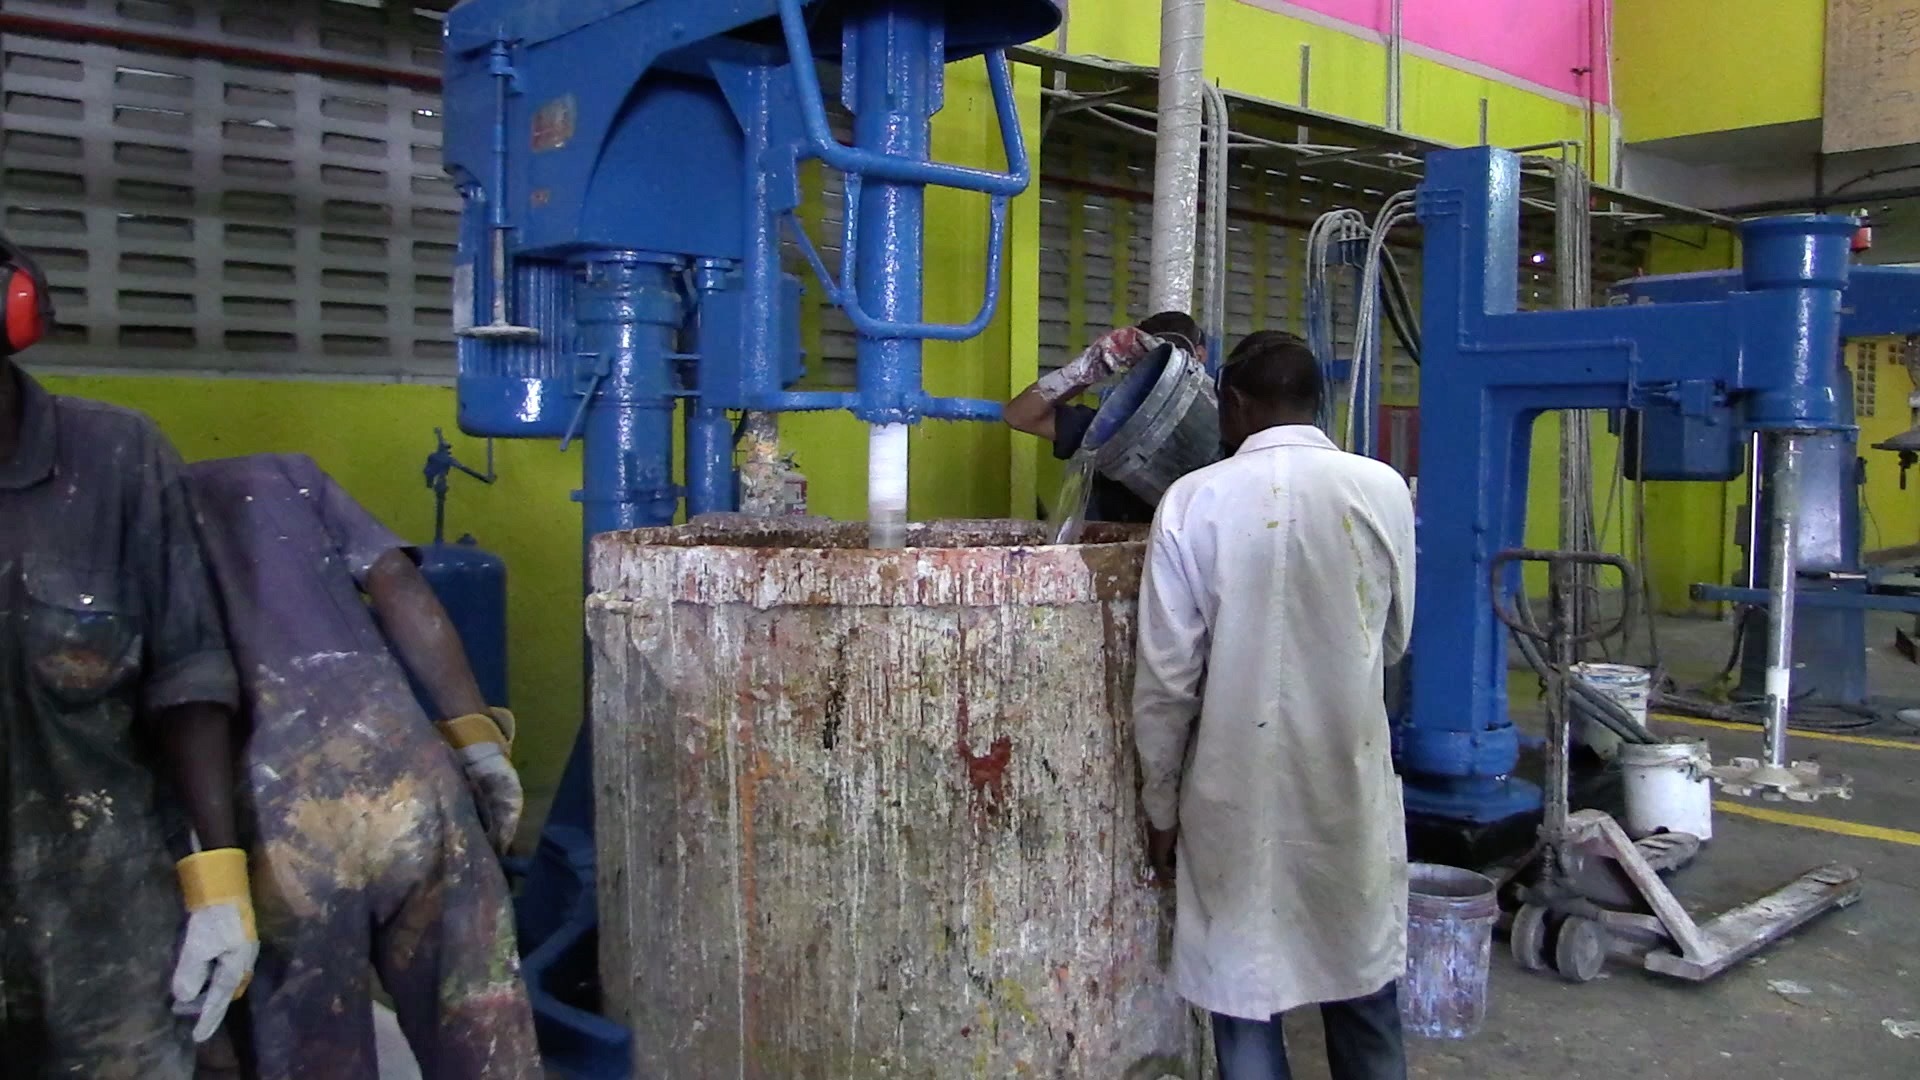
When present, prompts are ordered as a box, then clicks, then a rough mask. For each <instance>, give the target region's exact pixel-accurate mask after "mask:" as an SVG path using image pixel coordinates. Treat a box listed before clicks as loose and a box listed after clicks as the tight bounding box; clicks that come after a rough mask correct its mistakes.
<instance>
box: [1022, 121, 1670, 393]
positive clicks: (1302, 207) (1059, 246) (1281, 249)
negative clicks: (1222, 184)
mask: <svg viewBox="0 0 1920 1080" xmlns="http://www.w3.org/2000/svg"><path fill="white" fill-rule="evenodd" d="M1273 161H1274V158H1273V156H1272V155H1260V156H1259V157H1257V158H1255V157H1254V156H1253V155H1241V156H1238V157H1236V158H1235V159H1234V161H1233V175H1232V178H1231V181H1230V187H1231V197H1230V200H1229V202H1230V208H1231V209H1230V214H1229V221H1228V230H1229V232H1228V245H1227V247H1228V259H1229V264H1228V265H1229V269H1228V278H1227V294H1228V295H1227V319H1226V326H1225V327H1224V333H1225V337H1226V341H1227V343H1228V346H1229V347H1231V345H1232V343H1233V342H1236V341H1238V340H1239V339H1240V338H1242V337H1244V336H1246V335H1247V334H1250V333H1252V332H1254V331H1255V330H1261V329H1278V330H1290V331H1292V332H1294V333H1302V332H1303V331H1304V328H1305V312H1306V296H1305V288H1306V282H1305V273H1306V266H1307V250H1306V247H1307V233H1308V231H1309V229H1310V228H1311V227H1312V225H1313V222H1314V220H1315V219H1316V218H1318V217H1319V216H1320V215H1321V214H1323V213H1326V212H1327V211H1329V210H1334V209H1340V208H1349V207H1350V208H1355V209H1359V210H1362V211H1364V212H1366V213H1367V214H1368V215H1369V216H1371V215H1372V214H1374V213H1375V212H1376V211H1377V210H1378V209H1379V207H1380V205H1381V204H1382V203H1383V202H1384V201H1385V199H1386V198H1387V197H1388V196H1389V195H1391V194H1392V192H1391V191H1387V190H1382V189H1375V188H1363V187H1356V186H1353V185H1351V184H1347V183H1342V182H1336V181H1333V180H1329V179H1326V178H1323V177H1320V176H1316V175H1313V174H1311V173H1306V172H1289V171H1286V170H1283V169H1279V168H1275V167H1273V165H1272V162H1273ZM1042 173H1043V180H1042V183H1041V200H1042V206H1041V250H1040V294H1041V295H1040V301H1041V303H1040V346H1041V353H1040V356H1041V366H1042V367H1043V368H1053V367H1058V366H1059V365H1061V364H1064V363H1066V362H1067V361H1069V360H1071V359H1072V358H1073V357H1074V355H1076V354H1077V353H1078V352H1079V351H1080V350H1081V349H1083V348H1085V347H1086V344H1087V342H1088V341H1089V340H1090V339H1091V338H1092V337H1093V336H1095V335H1098V334H1100V333H1101V332H1103V331H1105V330H1106V329H1108V328H1110V327H1113V326H1116V325H1123V324H1125V323H1128V322H1133V321H1137V320H1139V319H1141V318H1144V317H1145V316H1147V315H1150V314H1152V312H1149V311H1146V310H1144V309H1145V304H1146V299H1147V285H1148V281H1147V278H1148V254H1149V253H1148V238H1149V235H1150V233H1151V225H1152V205H1151V200H1152V196H1151V192H1152V190H1153V149H1152V145H1151V143H1150V142H1148V141H1146V140H1142V139H1134V138H1129V137H1127V136H1126V135H1125V134H1116V133H1113V132H1111V131H1110V130H1109V129H1107V128H1104V127H1095V126H1091V125H1089V124H1087V123H1083V122H1079V121H1077V120H1073V119H1067V120H1063V121H1062V122H1061V123H1058V124H1056V125H1054V126H1053V127H1052V128H1051V129H1050V130H1049V133H1048V136H1047V140H1046V143H1045V145H1044V146H1043V147H1042ZM1394 236H1395V243H1394V248H1393V250H1394V252H1395V254H1396V256H1397V259H1398V264H1399V267H1400V271H1401V275H1402V277H1403V278H1404V279H1405V280H1406V283H1407V290H1408V292H1409V294H1410V295H1411V297H1412V299H1413V301H1414V303H1415V305H1416V308H1417V306H1418V304H1419V299H1420V277H1421V259H1420V248H1419V246H1418V245H1419V231H1418V230H1417V229H1416V228H1413V227H1411V226H1409V227H1407V228H1405V229H1404V230H1401V231H1396V232H1395V234H1394ZM1642 240H1643V238H1639V237H1636V236H1633V235H1632V234H1623V233H1621V232H1619V231H1618V230H1613V231H1609V232H1606V233H1604V234H1602V235H1598V236H1596V238H1595V241H1594V246H1593V259H1594V272H1593V278H1594V291H1595V299H1594V303H1596V304H1603V303H1605V295H1606V290H1607V288H1608V287H1609V286H1611V285H1612V284H1613V283H1614V282H1617V281H1619V280H1621V279H1623V278H1626V277H1630V276H1632V275H1633V274H1634V273H1636V272H1638V268H1639V266H1640V265H1641V262H1642V248H1641V243H1642ZM1522 245H1523V246H1522V252H1521V260H1522V263H1521V266H1520V268H1519V284H1520V296H1519V298H1518V300H1519V303H1520V305H1521V306H1522V307H1523V308H1529V309H1531V308H1550V307H1553V306H1554V303H1555V300H1554V297H1555V290H1554V275H1555V270H1556V268H1555V267H1554V266H1553V265H1552V262H1551V254H1552V252H1553V222H1552V218H1551V216H1550V215H1545V214H1540V213H1537V212H1530V213H1528V214H1527V215H1526V217H1525V218H1524V220H1523V228H1522ZM1123 252H1124V254H1123ZM1351 299H1352V297H1351V289H1345V290H1343V294H1342V295H1338V296H1337V299H1336V304H1335V309H1334V323H1335V331H1334V333H1335V338H1336V340H1337V341H1338V342H1339V343H1340V345H1341V346H1343V347H1345V346H1349V345H1351V343H1352V340H1353V326H1354V311H1353V309H1352V303H1351ZM1383 333H1384V334H1385V337H1384V339H1383V346H1384V347H1385V350H1386V351H1385V359H1386V365H1385V371H1384V373H1383V391H1384V397H1385V399H1386V401H1388V402H1390V403H1391V402H1400V403H1408V404H1411V403H1412V402H1413V401H1414V400H1415V399H1416V398H1417V396H1418V394H1419V368H1418V367H1417V366H1416V365H1415V364H1414V363H1413V360H1412V357H1411V356H1409V355H1408V354H1407V353H1406V351H1405V350H1404V349H1402V348H1401V347H1400V344H1399V341H1398V339H1397V338H1395V337H1394V335H1393V334H1392V332H1391V331H1390V330H1385V329H1384V328H1383Z"/></svg>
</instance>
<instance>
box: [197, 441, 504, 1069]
mask: <svg viewBox="0 0 1920 1080" xmlns="http://www.w3.org/2000/svg"><path fill="white" fill-rule="evenodd" d="M188 485H189V488H190V490H191V492H192V495H193V499H194V502H195V505H196V506H197V507H198V508H199V511H200V513H201V516H202V520H203V522H204V534H205V538H206V547H207V557H208V563H209V565H210V567H211V568H212V570H213V576H214V580H215V584H216V586H217V588H218V591H219V595H220V599H221V602H222V604H223V605H224V607H225V610H226V617H227V624H228V627H229V628H230V631H231V634H232V646H233V653H234V658H235V660H236V662H237V664H238V666H239V671H240V681H241V688H242V698H243V706H244V710H245V715H246V717H247V719H248V720H249V721H250V723H251V733H250V735H249V736H248V739H247V743H246V749H245V751H244V754H243V758H242V764H243V767H244V775H243V782H242V812H241V818H242V821H243V824H244V825H246V826H247V827H249V828H250V830H251V832H252V836H251V837H250V839H251V846H252V851H253V863H254V868H255V869H254V889H255V900H256V903H257V905H258V907H259V913H260V938H261V953H260V963H259V966H258V969H257V972H256V976H255V983H254V989H253V992H252V993H251V994H250V995H249V1001H248V1009H247V1018H248V1020H249V1021H250V1027H251V1030H250V1031H247V1032H242V1033H241V1036H240V1037H239V1038H238V1039H236V1042H237V1043H238V1044H239V1052H240V1055H241V1057H242V1059H243V1060H251V1061H252V1062H253V1064H254V1067H255V1069H257V1074H258V1075H259V1076H260V1077H263V1078H265V1080H282V1078H296V1077H315V1078H318V1077H328V1078H331V1077H348V1076H351V1077H371V1076H375V1075H377V1074H378V1073H377V1064H376V1058H375V1035H374V1027H373V1013H372V1005H373V986H372V979H371V973H377V974H378V976H379V979H380V985H381V986H382V987H383V988H384V989H385V990H386V992H387V993H388V995H390V996H391V997H392V999H393V1005H394V1012H395V1013H396V1014H397V1016H398V1018H399V1021H400V1026H401V1029H402V1030H403V1031H404V1032H405V1033H406V1036H407V1042H408V1044H409V1046H410V1047H411V1048H412V1050H413V1054H414V1057H415V1058H416V1059H417V1060H418V1062H419V1064H420V1069H421V1072H422V1074H423V1075H424V1076H426V1077H428V1078H430V1080H432V1078H444V1080H455V1078H458V1080H478V1078H500V1080H519V1078H534V1077H538V1076H540V1075H541V1070H540V1062H539V1054H538V1050H537V1048H536V1046H535V1043H534V1032H533V1015H532V1010H531V1008H530V1006H529V1004H528V999H527V994H526V988H525V985H524V984H523V983H522V981H521V978H520V961H519V955H518V952H517V950H516V946H515V942H514V934H513V921H512V909H511V901H510V898H509V895H508V891H507V882H506V878H505V875H504V874H503V872H502V870H501V868H500V864H499V860H498V859H497V857H496V852H503V851H505V849H506V846H507V844H508V843H509V842H511V840H512V838H513V833H514V830H515V827H516V825H517V824H518V821H519V816H520V810H521V790H520V782H519V779H518V777H517V776H516V775H515V773H514V770H513V766H512V764H511V763H510V762H509V761H508V758H507V753H506V751H507V747H508V738H509V736H510V734H511V727H512V718H511V716H510V715H509V714H507V713H506V712H505V710H495V709H489V708H488V705H487V702H486V700H485V699H484V698H483V697H482V696H481V693H480V688H479V686H478V684H477V683H476V682H475V680H474V676H473V671H472V669H471V668H470V667H469V666H468V662H467V658H466V654H465V651H464V650H463V649H462V647H461V644H460V639H459V636H458V635H457V634H456V633H455V631H454V628H453V626H452V624H451V622H450V621H449V620H448V618H447V614H446V611H445V609H444V608H442V607H441V605H440V603H439V601H438V600H437V599H435V597H434V595H433V592H432V590H431V588H430V587H429V586H428V584H427V582H426V579H425V578H424V577H423V576H422V575H421V573H420V571H419V569H418V568H417V566H416V565H415V564H414V561H413V555H412V552H411V550H410V549H409V547H408V545H407V544H406V543H405V542H404V541H402V540H401V539H399V538H398V537H396V536H395V535H393V533H391V532H389V531H388V530H387V529H386V528H385V527H384V526H382V525H381V524H380V523H379V522H378V521H377V520H375V519H374V518H373V516H372V515H370V514H368V513H367V511H366V510H365V509H363V508H362V507H361V506H360V505H359V504H358V503H356V502H355V501H354V500H353V499H352V498H351V497H350V496H349V495H347V493H346V492H345V491H344V490H342V489H341V488H340V487H339V485H337V484H336V483H335V482H334V481H333V480H332V478H330V477H328V476H327V475H326V474H325V473H323V472H322V471H321V470H320V468H319V466H317V465H316V464H314V462H313V461H312V460H311V459H309V458H306V457H302V456H292V455H258V456H253V457H244V458H233V459H229V460H224V461H210V462H202V463H200V464H196V465H194V466H192V467H190V468H189V470H188ZM383 631H384V633H383ZM389 643H391V646H392V649H393V650H394V651H397V652H398V653H399V657H398V658H396V657H395V656H394V654H393V651H390V650H389ZM402 662H404V663H405V668H403V667H402ZM407 670H411V671H412V672H413V674H414V675H415V677H416V678H418V679H419V681H420V683H421V685H423V686H424V687H425V688H426V689H427V691H428V692H429V694H430V695H431V697H432V699H433V700H434V702H435V703H436V704H437V705H438V707H439V710H440V712H441V714H442V716H443V717H444V718H445V719H442V720H441V721H440V722H439V723H438V724H436V723H434V722H432V721H430V720H429V718H428V717H427V716H426V715H425V714H424V713H423V712H422V711H421V707H420V705H419V704H418V703H417V701H416V699H415V698H414V696H413V694H412V691H411V689H410V688H409V686H408V683H407V674H406V672H407ZM463 774H464V775H463Z"/></svg>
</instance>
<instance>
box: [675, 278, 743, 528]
mask: <svg viewBox="0 0 1920 1080" xmlns="http://www.w3.org/2000/svg"><path fill="white" fill-rule="evenodd" d="M732 269H733V264H732V263H730V262H728V261H727V260H725V259H701V260H699V261H698V262H697V263H696V264H695V266H694V286H693V287H694V289H695V290H696V291H697V292H698V293H699V295H700V301H701V304H702V316H701V320H700V323H699V325H700V328H701V330H700V333H699V335H698V341H697V343H696V345H695V348H694V350H693V351H694V352H696V353H698V354H699V355H700V359H699V361H698V363H699V365H700V366H699V372H698V375H697V376H696V378H695V385H694V390H695V393H694V396H693V397H691V398H689V399H688V400H687V410H686V414H685V417H684V421H683V422H684V425H685V429H686V455H687V516H688V517H689V518H694V517H698V516H700V515H701V514H717V513H725V512H727V511H730V510H732V509H733V508H734V482H733V424H732V422H731V421H729V420H728V419H727V410H726V409H725V408H723V407H718V406H715V405H714V404H713V396H714V392H715V391H716V390H718V389H719V388H718V387H716V386H714V385H712V383H713V379H712V378H711V376H712V375H713V374H714V373H716V372H717V371H720V370H725V369H724V368H722V367H721V365H718V364H716V363H713V362H712V359H713V358H712V357H711V356H710V355H709V353H710V351H711V350H713V349H715V348H724V347H725V346H724V344H723V343H720V342H717V341H715V340H714V339H713V337H712V336H710V335H708V334H707V333H706V332H705V330H706V321H705V314H704V311H705V303H706V300H707V298H708V297H711V296H713V295H715V294H717V293H720V292H722V291H724V290H725V289H726V287H727V278H728V275H729V274H730V273H731V272H732Z"/></svg>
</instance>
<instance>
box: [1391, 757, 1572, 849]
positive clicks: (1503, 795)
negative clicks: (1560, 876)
mask: <svg viewBox="0 0 1920 1080" xmlns="http://www.w3.org/2000/svg"><path fill="white" fill-rule="evenodd" d="M1404 790H1405V798H1406V806H1407V854H1408V856H1409V857H1410V858H1412V859H1415V860H1417V861H1420V862H1430V863H1440V864H1442V865H1445V866H1464V867H1470V868H1479V867H1483V866H1488V865H1490V864H1492V863H1495V862H1499V861H1500V860H1502V859H1506V858H1508V857H1510V856H1512V855H1513V854H1515V853H1516V852H1521V851H1525V850H1527V849H1528V848H1530V847H1532V845H1533V842H1534V838H1535V837H1536V836H1537V835H1538V834H1539V831H1540V789H1539V788H1538V787H1536V786H1534V785H1533V784H1531V783H1528V782H1527V781H1525V780H1515V779H1512V778H1509V779H1507V780H1505V781H1502V782H1500V783H1499V784H1498V785H1496V786H1494V787H1493V788H1492V789H1488V788H1484V787H1483V788H1481V789H1479V790H1478V791H1474V792H1464V791H1457V790H1456V791H1435V790H1433V789H1430V788H1419V787H1415V786H1414V785H1413V784H1408V785H1406V787H1405V789H1404Z"/></svg>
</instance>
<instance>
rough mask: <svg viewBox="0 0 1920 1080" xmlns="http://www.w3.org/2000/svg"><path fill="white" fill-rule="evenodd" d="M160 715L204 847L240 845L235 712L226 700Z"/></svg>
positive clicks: (172, 766) (177, 780) (171, 763)
mask: <svg viewBox="0 0 1920 1080" xmlns="http://www.w3.org/2000/svg"><path fill="white" fill-rule="evenodd" d="M155 719H156V727H157V729H158V731H159V735H160V742H161V746H162V750H163V752H164V753H165V755H166V760H167V765H168V767H169V770H170V773H171V775H172V777H173V781H174V786H175V787H176V788H177V789H178V791H179V792H180V800H181V802H183V803H185V804H186V810H187V818H188V820H189V821H191V822H192V823H193V831H194V834H195V835H196V836H198V837H199V838H200V846H201V847H202V848H203V849H206V850H212V849H214V848H230V847H238V846H240V837H239V833H238V832H237V831H236V830H235V828H234V824H233V772H234V764H233V763H234V754H233V742H232V732H233V714H232V713H231V712H229V711H228V710H227V708H226V706H224V705H214V704H210V703H207V702H191V703H188V704H185V705H176V706H174V707H173V708H170V709H166V710H164V711H162V712H161V713H160V714H159V716H158V717H156V718H155Z"/></svg>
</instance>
